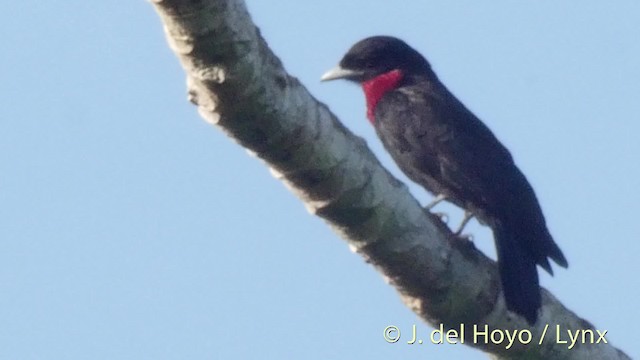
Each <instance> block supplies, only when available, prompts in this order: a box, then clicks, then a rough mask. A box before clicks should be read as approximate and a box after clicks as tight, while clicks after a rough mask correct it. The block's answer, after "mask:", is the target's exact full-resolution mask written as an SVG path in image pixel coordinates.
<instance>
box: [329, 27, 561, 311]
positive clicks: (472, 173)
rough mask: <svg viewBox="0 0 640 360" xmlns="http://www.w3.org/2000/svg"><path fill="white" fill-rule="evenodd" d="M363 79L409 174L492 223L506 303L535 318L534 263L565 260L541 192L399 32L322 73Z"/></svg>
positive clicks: (382, 128) (368, 43)
mask: <svg viewBox="0 0 640 360" xmlns="http://www.w3.org/2000/svg"><path fill="white" fill-rule="evenodd" d="M338 78H344V79H348V80H351V81H354V82H357V83H360V84H362V86H363V89H364V91H365V96H366V100H367V116H368V117H369V120H370V121H371V122H372V123H373V125H374V126H375V129H376V132H377V134H378V136H379V137H380V139H381V140H382V143H383V144H384V147H385V148H386V150H387V151H388V152H389V153H390V154H391V156H392V158H393V159H394V160H395V161H396V163H397V164H398V166H399V167H400V169H401V170H402V171H404V172H405V173H406V174H407V176H408V177H409V178H410V179H412V180H413V181H415V182H416V183H418V184H420V185H422V186H423V187H424V188H425V189H427V190H428V191H430V192H431V193H433V194H436V195H444V196H445V197H446V199H447V200H448V201H451V202H452V203H454V204H456V205H457V206H459V207H461V208H463V209H465V210H466V211H469V212H471V213H472V214H473V215H474V216H476V217H477V218H478V220H479V221H480V222H481V223H484V224H486V225H488V226H490V227H491V229H492V230H493V233H494V237H495V243H496V249H497V254H498V266H499V271H500V277H501V281H502V288H503V291H504V296H505V299H506V303H507V307H508V308H509V310H511V311H514V312H515V313H518V314H520V315H522V316H524V317H525V318H526V319H527V321H528V322H529V323H531V324H533V323H535V321H536V319H537V312H538V309H539V308H540V306H541V297H540V288H539V281H538V273H537V269H536V264H537V265H540V266H541V267H542V268H544V269H545V270H546V271H548V272H549V273H551V274H552V273H553V271H552V269H551V266H550V264H549V260H548V259H549V258H550V259H552V260H554V261H555V262H556V263H557V264H558V265H560V266H562V267H567V260H566V259H565V257H564V255H563V254H562V252H561V251H560V249H559V248H558V246H557V245H556V244H555V242H554V241H553V238H552V237H551V234H550V233H549V231H548V229H547V226H546V223H545V218H544V215H543V213H542V210H541V208H540V205H539V203H538V200H537V198H536V195H535V193H534V191H533V189H532V187H531V185H530V184H529V182H528V181H527V179H526V178H525V176H524V175H523V174H522V172H521V171H520V170H519V169H518V167H517V166H516V165H515V163H514V161H513V158H512V157H511V154H510V153H509V151H508V150H507V149H506V148H505V147H504V146H503V145H502V144H501V143H500V141H498V139H497V138H496V137H495V136H494V134H493V133H492V132H491V130H489V128H487V126H486V125H485V124H483V123H482V122H481V121H480V120H479V119H478V118H477V117H476V116H475V115H474V114H473V113H472V112H471V111H469V110H468V109H467V108H466V107H465V106H464V105H463V104H462V103H461V102H460V101H459V100H458V99H457V98H456V97H455V96H454V95H453V94H452V93H451V92H450V91H449V90H448V89H447V88H446V87H445V86H444V85H443V84H442V83H441V82H440V80H439V79H438V77H437V76H436V74H435V73H434V72H433V70H432V69H431V66H430V64H429V63H428V61H427V60H426V59H425V58H424V57H423V56H422V55H420V54H419V53H418V52H417V51H415V50H414V49H413V48H411V47H410V46H409V45H407V44H406V43H404V42H403V41H402V40H399V39H396V38H393V37H388V36H376V37H370V38H367V39H364V40H362V41H360V42H358V43H356V44H355V45H354V46H353V47H352V48H351V49H350V50H349V51H348V52H347V54H346V55H345V56H344V57H343V59H342V60H341V61H340V64H339V66H338V67H336V68H334V69H333V70H331V71H329V72H328V73H326V74H325V75H324V76H323V78H322V79H323V80H333V79H338Z"/></svg>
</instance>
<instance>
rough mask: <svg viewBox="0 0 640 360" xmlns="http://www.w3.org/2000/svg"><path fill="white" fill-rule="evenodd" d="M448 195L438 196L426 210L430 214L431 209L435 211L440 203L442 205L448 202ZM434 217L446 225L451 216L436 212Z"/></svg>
mask: <svg viewBox="0 0 640 360" xmlns="http://www.w3.org/2000/svg"><path fill="white" fill-rule="evenodd" d="M446 198H447V195H445V194H438V196H436V197H435V198H434V199H433V200H432V201H431V202H430V203H428V204H427V205H426V206H425V207H424V209H425V210H426V211H428V212H431V209H433V207H434V206H436V205H438V204H439V203H441V202H442V201H444V200H446ZM433 215H435V216H437V217H439V218H440V220H441V221H442V222H444V223H447V222H449V215H447V213H444V212H436V213H433Z"/></svg>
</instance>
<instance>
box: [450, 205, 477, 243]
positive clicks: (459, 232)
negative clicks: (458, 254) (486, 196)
mask: <svg viewBox="0 0 640 360" xmlns="http://www.w3.org/2000/svg"><path fill="white" fill-rule="evenodd" d="M471 219H473V213H471V211H468V210H465V211H464V217H463V218H462V222H461V223H460V226H458V229H457V230H456V231H455V232H454V234H455V235H456V236H458V237H462V230H464V227H465V226H466V225H467V224H468V223H469V220H471Z"/></svg>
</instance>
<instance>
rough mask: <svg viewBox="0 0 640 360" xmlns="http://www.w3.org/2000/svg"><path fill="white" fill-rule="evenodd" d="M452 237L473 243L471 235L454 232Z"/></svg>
mask: <svg viewBox="0 0 640 360" xmlns="http://www.w3.org/2000/svg"><path fill="white" fill-rule="evenodd" d="M454 235H455V237H457V238H458V239H461V240H466V241H468V242H473V234H461V233H458V232H456V233H455V234H454Z"/></svg>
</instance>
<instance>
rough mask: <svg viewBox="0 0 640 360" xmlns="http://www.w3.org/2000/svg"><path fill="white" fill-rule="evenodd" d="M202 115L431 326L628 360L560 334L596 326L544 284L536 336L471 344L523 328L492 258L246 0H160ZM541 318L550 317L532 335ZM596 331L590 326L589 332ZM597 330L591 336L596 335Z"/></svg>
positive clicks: (556, 354) (536, 352)
mask: <svg viewBox="0 0 640 360" xmlns="http://www.w3.org/2000/svg"><path fill="white" fill-rule="evenodd" d="M154 5H155V8H156V10H157V12H158V14H159V15H160V17H161V19H162V22H163V24H164V29H165V32H166V36H167V39H168V41H169V44H170V46H171V48H172V49H173V51H174V52H175V53H176V55H177V56H178V58H179V59H180V62H181V63H182V66H183V67H184V69H185V71H186V73H187V79H188V81H187V83H188V89H189V99H190V101H192V102H193V103H194V104H196V105H197V106H198V111H199V113H200V114H201V116H202V117H203V118H204V119H205V120H206V121H207V122H209V123H211V124H213V125H215V126H216V127H218V128H219V129H220V130H222V131H224V132H225V133H226V134H227V135H228V136H229V137H230V138H232V139H233V140H235V141H236V142H238V143H239V144H240V145H241V146H243V147H245V148H246V149H248V150H250V151H251V152H252V153H253V154H255V155H256V156H257V157H259V158H260V159H262V160H264V162H265V164H266V165H267V166H269V167H270V168H271V171H272V173H273V174H274V176H276V177H277V178H279V179H280V180H282V181H283V182H284V183H285V185H286V186H287V187H288V188H289V189H290V190H291V191H292V192H293V193H295V194H296V195H297V196H298V197H299V198H300V199H301V200H302V202H303V203H304V204H305V205H306V207H307V209H308V210H309V211H310V212H312V213H314V214H316V215H317V216H320V217H321V218H323V219H324V220H326V222H327V224H328V225H329V226H331V227H332V228H333V229H334V230H335V231H336V232H337V233H338V234H339V235H340V236H341V237H342V238H344V239H345V240H346V241H347V242H348V243H349V245H350V246H351V247H352V248H353V249H354V250H355V251H356V252H357V253H359V254H360V255H361V256H363V257H364V258H365V260H366V261H367V262H369V263H371V264H372V265H373V266H375V267H376V269H377V270H378V271H379V272H380V273H381V274H383V276H384V277H386V278H387V279H388V281H389V283H391V284H392V285H393V286H394V287H395V288H396V289H397V290H398V292H399V293H400V296H401V298H402V300H403V301H404V303H405V304H406V305H407V306H408V307H410V308H411V309H412V310H413V311H414V312H415V313H416V314H417V315H418V316H420V317H421V318H422V319H424V320H425V321H426V322H428V323H429V324H431V325H433V326H434V327H439V326H440V324H441V323H442V324H444V327H445V329H446V328H458V329H459V328H460V324H465V326H466V329H467V331H466V332H465V343H466V344H468V345H471V346H474V347H476V348H479V349H481V350H483V351H486V352H489V353H491V354H493V356H494V357H495V358H496V359H511V358H531V359H560V358H561V359H587V358H591V359H596V358H597V359H629V357H628V356H627V355H625V354H624V353H623V352H622V351H620V350H618V349H616V348H614V347H613V346H610V345H608V344H603V343H602V342H600V343H598V344H578V345H576V346H575V347H574V348H573V349H571V350H568V349H567V348H568V344H558V343H557V341H556V340H557V338H556V325H557V326H559V327H560V329H561V331H562V332H561V336H562V337H561V339H563V340H566V339H568V333H567V330H572V331H574V332H575V331H576V330H584V329H594V327H593V325H591V324H590V323H589V322H587V321H585V320H583V319H581V318H579V317H578V316H576V315H575V314H574V313H573V312H571V311H570V310H568V309H567V308H565V307H564V306H563V305H562V304H560V302H558V300H557V299H556V298H555V297H553V295H551V294H550V293H549V292H548V291H546V290H544V289H543V290H542V296H543V306H542V310H541V313H540V317H539V320H538V323H537V324H536V326H535V327H534V328H532V329H530V331H531V334H532V340H531V343H530V344H528V345H523V344H520V343H519V342H518V341H516V342H515V343H514V344H513V346H512V347H511V348H510V349H508V350H507V349H506V343H502V344H492V343H491V342H489V343H488V344H486V343H485V342H484V341H480V342H478V343H474V341H473V340H474V339H473V331H472V329H473V325H474V324H478V325H479V326H480V327H481V329H482V328H483V327H484V325H485V324H487V325H488V326H489V329H490V331H491V330H493V329H502V330H505V331H507V330H508V331H510V332H511V333H512V332H513V330H524V329H528V326H527V324H526V322H525V321H524V320H523V319H521V318H519V317H517V316H514V315H512V314H510V313H508V312H507V310H506V307H505V303H504V299H503V297H502V295H501V287H500V281H499V278H498V274H497V270H496V266H495V263H494V262H493V261H492V260H490V259H489V258H487V257H486V256H485V255H483V254H482V253H481V252H479V251H478V250H476V249H475V248H474V247H473V245H471V244H470V243H468V242H465V241H461V240H458V239H456V238H455V237H454V236H452V234H451V231H450V230H449V229H448V228H447V227H446V226H445V225H443V224H442V223H441V222H440V220H439V219H438V218H437V217H435V216H433V215H431V214H428V213H425V212H424V211H423V209H422V207H421V206H420V204H419V203H418V202H417V201H416V200H415V198H413V197H412V196H411V194H410V193H409V192H408V191H407V188H406V186H404V185H403V184H402V183H401V182H400V181H398V180H397V179H395V178H394V177H393V176H392V175H391V174H390V173H389V172H388V171H387V170H385V169H384V168H383V167H382V166H381V165H380V163H379V162H378V160H377V159H376V158H375V157H374V155H373V154H372V153H371V151H370V150H369V149H368V147H367V145H366V144H365V142H364V141H363V140H362V139H361V138H359V137H357V136H355V135H353V134H352V133H351V132H350V131H349V130H348V129H347V128H345V127H344V126H343V125H342V124H341V123H340V122H339V121H338V120H337V119H336V117H335V116H334V115H333V114H332V113H331V112H330V111H329V110H328V108H327V107H326V106H325V105H324V104H322V103H320V102H318V101H317V100H316V99H315V98H313V96H311V95H310V94H309V93H308V91H307V90H306V89H305V88H304V87H303V86H302V85H301V84H300V82H299V81H298V80H297V79H296V78H294V77H292V76H290V75H288V74H287V73H286V72H285V70H284V69H283V66H282V64H281V62H280V60H279V59H278V58H277V57H276V56H275V55H274V54H273V53H272V52H271V51H270V49H269V48H268V47H267V44H266V42H265V41H264V39H263V38H262V37H261V36H260V32H259V30H258V29H257V28H256V27H255V25H254V24H253V23H252V21H251V18H250V16H249V14H248V12H247V9H246V6H245V4H244V2H243V1H241V0H164V1H163V0H155V1H154ZM546 324H549V325H550V327H549V329H548V330H547V334H546V336H545V339H544V341H543V343H542V345H538V341H539V339H540V335H541V334H542V332H543V328H544V326H545V325H546ZM594 333H595V331H594ZM596 339H597V336H596Z"/></svg>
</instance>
